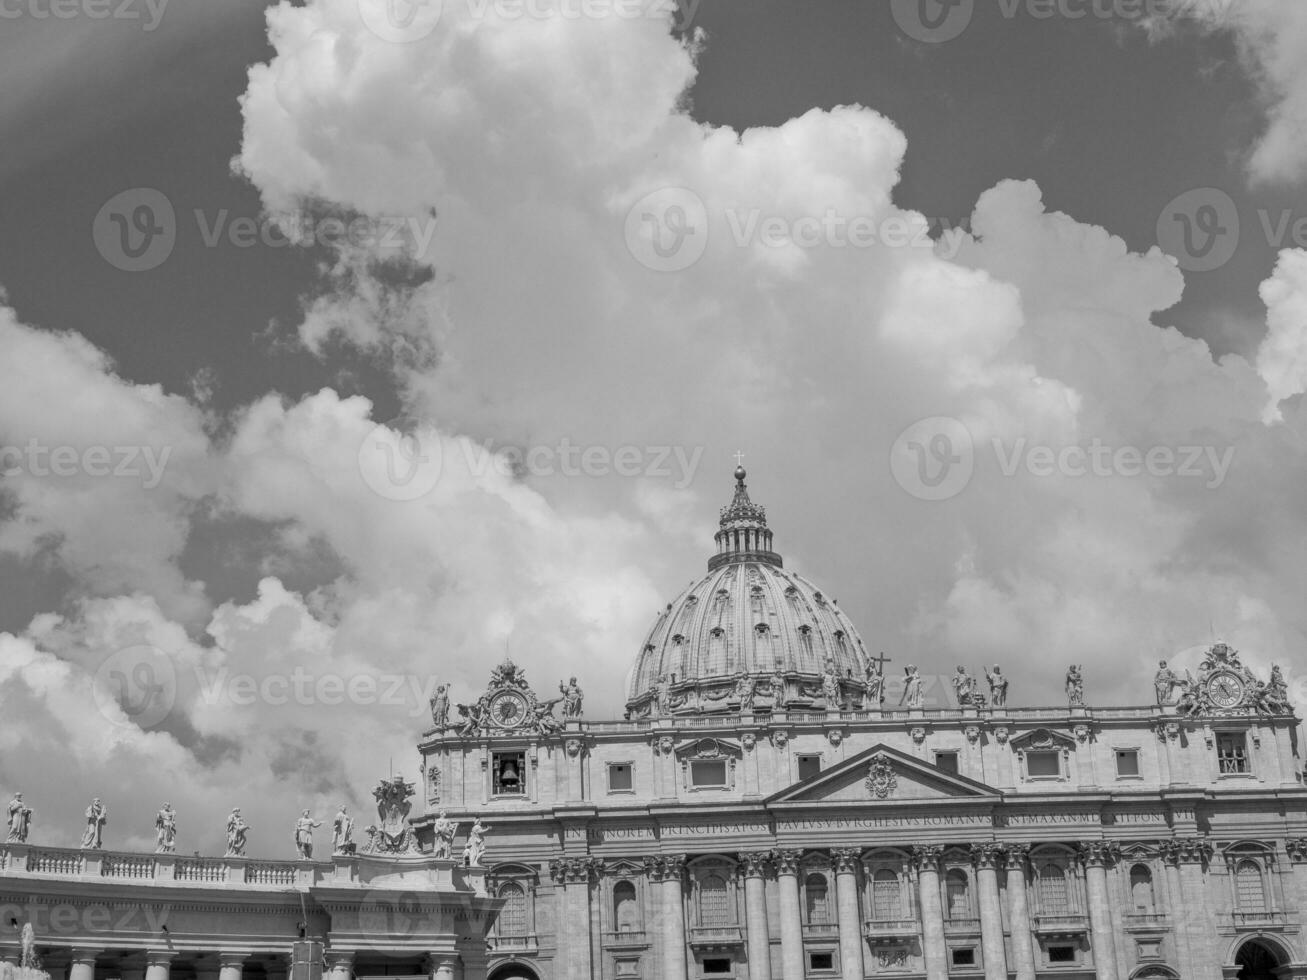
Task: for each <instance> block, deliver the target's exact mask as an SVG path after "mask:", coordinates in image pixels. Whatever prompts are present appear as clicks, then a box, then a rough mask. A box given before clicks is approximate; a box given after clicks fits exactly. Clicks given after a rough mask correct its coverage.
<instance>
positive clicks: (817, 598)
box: [812, 592, 826, 606]
mask: <svg viewBox="0 0 1307 980" xmlns="http://www.w3.org/2000/svg"><path fill="white" fill-rule="evenodd" d="M812 601H813V602H815V603H816V604H817V605H819V606H824V605H826V597H825V596H824V595H822V594H821V593H820V592H814V593H813V594H812Z"/></svg>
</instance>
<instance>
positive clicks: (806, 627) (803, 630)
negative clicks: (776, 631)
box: [799, 623, 812, 636]
mask: <svg viewBox="0 0 1307 980" xmlns="http://www.w3.org/2000/svg"><path fill="white" fill-rule="evenodd" d="M799 632H800V633H801V634H803V635H804V636H807V635H808V634H810V633H811V632H812V627H811V626H809V625H808V624H807V623H803V624H802V625H801V626H800V627H799Z"/></svg>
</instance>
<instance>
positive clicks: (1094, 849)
mask: <svg viewBox="0 0 1307 980" xmlns="http://www.w3.org/2000/svg"><path fill="white" fill-rule="evenodd" d="M1119 851H1120V848H1118V847H1117V845H1115V844H1113V843H1112V842H1111V841H1105V840H1089V841H1081V842H1080V845H1079V847H1078V848H1077V854H1078V856H1079V857H1080V860H1081V861H1083V862H1084V864H1085V867H1087V868H1106V867H1107V866H1108V865H1110V864H1112V863H1113V862H1114V861H1115V860H1116V858H1117V854H1118V853H1119Z"/></svg>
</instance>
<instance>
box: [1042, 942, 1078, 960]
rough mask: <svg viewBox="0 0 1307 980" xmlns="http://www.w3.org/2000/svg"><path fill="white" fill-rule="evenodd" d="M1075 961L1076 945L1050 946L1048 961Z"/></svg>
mask: <svg viewBox="0 0 1307 980" xmlns="http://www.w3.org/2000/svg"><path fill="white" fill-rule="evenodd" d="M1075 961H1076V948H1075V947H1074V946H1050V947H1048V962H1050V963H1074V962H1075Z"/></svg>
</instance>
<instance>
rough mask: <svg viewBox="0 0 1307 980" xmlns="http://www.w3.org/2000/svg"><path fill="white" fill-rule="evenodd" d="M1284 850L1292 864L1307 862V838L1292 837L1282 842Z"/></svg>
mask: <svg viewBox="0 0 1307 980" xmlns="http://www.w3.org/2000/svg"><path fill="white" fill-rule="evenodd" d="M1284 850H1285V851H1286V852H1287V853H1288V855H1289V860H1290V861H1292V862H1293V863H1294V864H1302V863H1303V862H1307V837H1292V838H1290V839H1289V840H1287V841H1285V842H1284Z"/></svg>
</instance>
